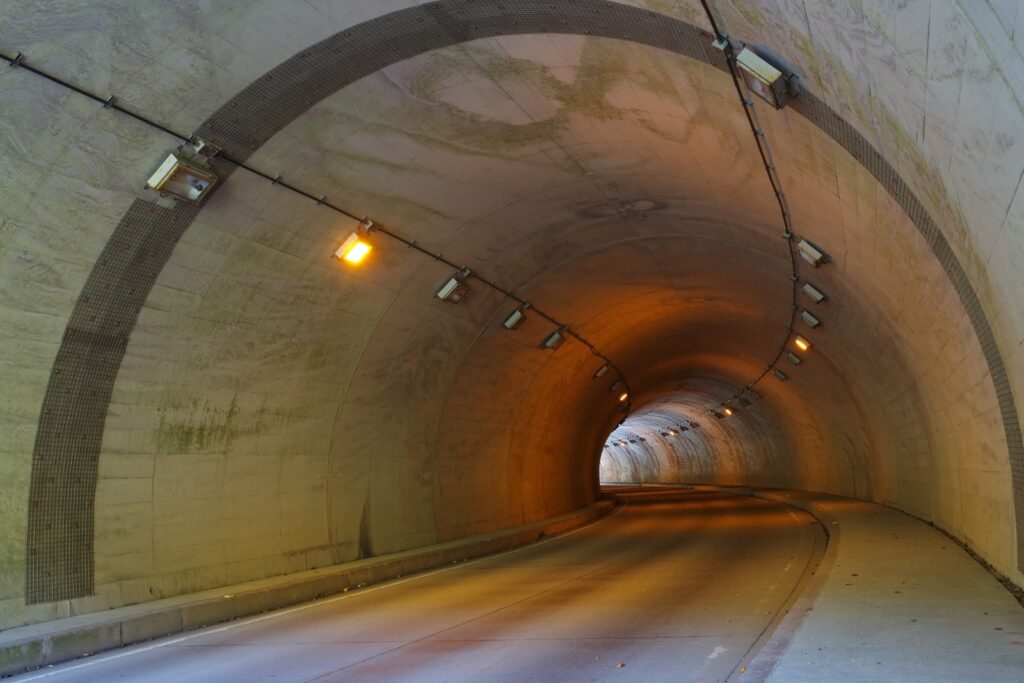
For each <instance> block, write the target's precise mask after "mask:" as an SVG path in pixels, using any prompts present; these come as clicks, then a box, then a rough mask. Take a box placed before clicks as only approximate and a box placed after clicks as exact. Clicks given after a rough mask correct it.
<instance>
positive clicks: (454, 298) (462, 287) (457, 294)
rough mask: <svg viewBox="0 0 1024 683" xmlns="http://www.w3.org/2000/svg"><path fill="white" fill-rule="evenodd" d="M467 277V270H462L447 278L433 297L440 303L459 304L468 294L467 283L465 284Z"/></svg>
mask: <svg viewBox="0 0 1024 683" xmlns="http://www.w3.org/2000/svg"><path fill="white" fill-rule="evenodd" d="M468 277H469V268H463V269H462V270H460V271H459V272H457V273H455V275H452V276H451V277H450V278H448V279H447V280H446V281H445V283H444V284H443V285H441V288H440V289H439V290H437V294H435V295H434V296H436V297H437V298H438V299H440V300H441V301H447V302H449V303H453V304H457V303H459V302H460V301H462V300H463V298H465V296H466V293H467V292H469V283H467V282H466V279H467V278H468Z"/></svg>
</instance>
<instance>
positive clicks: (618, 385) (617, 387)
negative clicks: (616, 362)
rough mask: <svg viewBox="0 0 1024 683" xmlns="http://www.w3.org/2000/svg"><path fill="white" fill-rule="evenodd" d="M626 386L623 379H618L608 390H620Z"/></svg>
mask: <svg viewBox="0 0 1024 683" xmlns="http://www.w3.org/2000/svg"><path fill="white" fill-rule="evenodd" d="M624 386H626V385H625V384H623V383H622V380H621V379H617V380H615V381H614V382H612V383H611V385H610V386H609V387H608V390H609V391H619V390H620V389H622V388H623V387H624Z"/></svg>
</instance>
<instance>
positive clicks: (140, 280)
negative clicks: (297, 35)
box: [4, 0, 1024, 604]
mask: <svg viewBox="0 0 1024 683" xmlns="http://www.w3.org/2000/svg"><path fill="white" fill-rule="evenodd" d="M570 22H571V23H570ZM652 23H653V24H654V25H653V26H651V25H650V24H652ZM635 31H639V33H640V35H639V36H638V35H636V34H635V33H634V32H635ZM538 33H570V34H575V35H597V36H602V37H608V38H619V39H625V40H630V41H632V42H636V43H639V44H643V45H647V46H649V47H654V48H660V49H665V50H668V51H671V52H673V53H675V54H679V55H682V56H686V57H691V58H693V59H696V60H698V61H701V62H704V63H706V64H710V65H712V66H715V67H717V68H719V69H721V68H723V65H722V63H721V62H722V60H721V56H720V54H715V53H714V52H713V51H712V50H713V49H712V48H711V47H710V46H709V45H708V44H707V42H706V41H703V40H701V31H700V29H698V28H697V27H695V26H693V25H691V24H688V23H686V22H684V21H681V20H679V19H675V18H672V17H669V16H667V15H663V14H659V13H657V12H653V11H650V10H646V9H641V8H636V7H630V6H626V5H618V4H617V3H614V2H609V1H607V0H584V1H580V2H576V3H572V4H571V5H567V6H562V7H560V8H559V9H555V7H554V5H551V4H550V3H548V2H543V1H537V0H522V1H521V2H516V3H506V4H499V3H497V2H495V1H493V0H485V1H480V2H476V3H474V4H472V5H465V4H462V3H458V2H455V1H454V0H439V1H438V2H434V3H430V4H427V5H417V6H415V7H410V8H407V9H403V10H398V11H396V12H393V13H391V14H387V15H382V16H380V17H377V18H375V19H371V20H369V21H366V22H363V23H361V24H359V25H356V26H353V27H350V28H348V29H344V30H342V31H340V32H338V33H337V34H335V35H333V36H330V37H328V38H326V39H324V40H323V41H321V42H320V43H317V44H316V45H313V46H310V47H308V48H306V49H304V50H302V51H300V52H299V53H297V54H296V55H295V56H293V57H291V58H290V59H287V60H285V61H284V62H282V63H281V64H279V65H278V66H277V67H275V68H274V69H272V70H271V71H270V72H268V73H267V74H265V75H264V76H263V77H261V78H259V79H257V80H255V81H254V82H253V83H252V84H250V85H249V86H247V87H246V88H244V89H243V90H242V91H241V92H239V93H238V94H237V95H236V96H234V97H232V98H231V99H230V100H229V101H228V102H227V103H225V105H224V106H222V107H221V108H220V109H219V110H218V111H217V112H215V113H214V114H213V115H211V117H210V118H209V119H207V121H206V122H205V123H204V124H202V125H201V126H200V129H199V134H201V135H202V136H203V137H204V138H209V139H212V140H214V141H216V142H218V143H219V144H221V145H222V146H223V147H224V148H225V149H230V150H231V151H230V158H229V157H228V156H225V158H224V159H223V160H222V162H221V165H222V167H223V171H224V173H225V174H228V173H230V172H231V170H233V169H232V165H233V164H234V165H239V164H238V162H237V161H235V160H237V159H241V160H244V159H247V158H248V157H249V156H250V155H251V154H253V153H254V152H255V151H256V150H257V149H259V147H260V146H261V145H262V144H263V143H264V142H265V141H266V140H268V139H269V138H270V137H271V136H273V135H274V134H275V133H276V132H278V131H279V130H281V129H282V128H284V127H285V126H286V125H288V123H290V122H291V121H292V120H294V119H295V118H297V117H298V116H299V115H301V114H302V113H304V112H305V111H307V110H308V109H309V108H310V107H312V106H313V105H315V104H316V103H317V102H319V101H320V100H322V99H323V98H325V97H327V96H329V95H331V94H333V93H334V92H337V90H339V89H340V88H342V87H344V86H345V85H347V84H348V83H346V82H343V81H344V79H345V77H346V74H345V73H343V72H342V70H341V69H344V68H348V69H349V72H348V73H347V76H348V77H352V76H353V73H354V70H358V69H363V70H367V73H373V72H374V71H378V70H380V69H381V68H384V67H385V66H387V65H389V64H392V63H396V62H399V61H402V60H403V59H407V58H410V57H413V56H415V55H418V54H421V53H423V52H425V51H428V50H431V49H437V48H439V47H445V46H448V45H452V44H456V43H462V42H467V41H470V40H475V39H479V38H485V37H495V36H502V35H523V34H538ZM402 39H405V40H402ZM382 46H386V48H385V47H382ZM343 48H345V49H347V50H348V51H349V52H352V51H356V54H355V57H358V58H359V59H362V61H358V62H357V61H356V59H355V57H353V59H342V58H341V54H342V52H344V49H343ZM310 55H314V56H315V57H316V58H315V59H309V56H310ZM4 59H5V60H7V61H8V63H9V64H11V65H12V67H14V66H17V67H18V68H28V66H29V65H26V64H25V63H24V61H23V59H21V58H20V56H16V57H14V58H9V57H6V56H4ZM15 62H17V64H16V63H15ZM339 63H343V64H342V67H341V69H336V68H332V66H337V65H338V64H339ZM353 64H355V66H353ZM324 72H326V73H324ZM288 76H291V78H288ZM50 80H54V82H60V81H59V79H55V78H51V79H50ZM352 80H355V78H351V79H350V80H349V81H348V82H351V81H352ZM65 85H68V86H69V87H71V88H72V89H75V87H74V86H71V85H70V84H66V83H65ZM83 94H86V95H87V96H90V95H89V94H88V93H83ZM90 97H92V96H90ZM93 99H97V100H98V101H99V102H100V103H102V104H104V105H105V106H107V107H108V108H111V109H114V110H115V111H119V112H123V113H125V114H127V115H129V116H132V117H133V118H138V115H137V114H134V113H132V112H131V111H129V110H127V109H125V108H123V107H121V106H120V105H119V104H118V103H117V102H116V100H115V99H106V100H104V99H102V98H97V97H93ZM269 102H273V103H274V104H275V105H278V106H274V107H273V108H271V106H270V104H268V103H269ZM790 106H791V107H792V109H793V110H794V111H796V112H798V113H800V114H802V115H803V116H804V117H805V118H806V119H807V120H808V121H810V122H811V123H813V124H814V125H816V126H817V127H818V128H819V129H821V130H822V131H823V132H825V133H826V134H827V135H829V136H830V137H832V138H833V139H834V140H835V141H836V142H838V143H839V144H840V146H842V147H843V148H844V149H846V150H847V151H848V152H849V153H850V154H851V155H852V156H853V157H854V158H855V159H856V160H857V161H858V162H860V163H861V164H862V165H863V166H864V167H865V168H867V169H868V171H869V172H870V173H871V174H872V175H873V176H874V177H875V178H876V179H877V180H878V181H879V182H880V183H881V184H882V186H883V187H885V188H886V190H887V191H888V192H889V194H890V195H891V196H893V198H894V199H896V201H897V203H898V204H899V205H900V206H901V207H902V208H903V209H904V210H905V211H906V212H907V215H908V216H909V217H910V218H911V220H912V222H913V223H914V225H915V226H916V227H917V228H918V230H919V231H920V232H921V234H922V236H923V237H924V238H925V239H926V241H927V243H928V244H929V246H930V247H931V249H932V251H933V253H934V254H935V255H936V257H937V259H938V260H939V262H940V263H941V264H942V266H943V269H944V270H945V272H946V274H947V277H949V279H950V281H951V283H952V284H953V286H954V289H956V291H957V293H958V295H959V297H960V300H961V302H962V303H963V304H964V307H965V310H966V312H967V314H968V317H969V319H970V321H971V323H972V327H973V328H974V330H975V334H976V335H977V337H978V341H979V344H980V345H981V349H982V353H983V355H984V356H985V358H986V361H987V363H988V367H989V371H990V375H991V378H992V381H993V388H994V390H995V392H996V397H997V400H998V402H999V405H1000V414H1001V418H1002V422H1003V426H1004V432H1005V435H1006V440H1007V447H1008V452H1009V461H1010V465H1011V471H1012V480H1013V481H1012V487H1013V489H1012V490H1013V500H1014V513H1015V520H1016V528H1017V562H1018V566H1021V565H1022V564H1024V439H1022V436H1021V428H1020V423H1019V417H1018V414H1017V410H1016V407H1015V402H1014V398H1013V395H1012V390H1011V389H1010V386H1009V378H1008V375H1007V372H1006V366H1005V363H1004V361H1003V359H1002V356H1001V355H1000V352H999V349H998V345H997V344H996V341H995V336H994V333H993V332H992V328H991V326H990V324H989V322H988V319H987V317H986V316H985V313H984V311H983V310H982V308H981V305H980V301H979V300H978V297H977V294H976V293H975V292H974V290H973V288H972V286H971V284H970V281H969V280H968V279H967V276H966V273H965V272H964V270H963V267H962V266H961V265H960V263H959V261H958V260H957V258H956V256H955V254H954V253H953V252H952V249H951V247H950V246H949V244H948V242H947V241H946V240H945V238H944V236H943V235H942V233H941V231H940V230H939V228H938V227H937V225H936V224H935V222H934V220H933V219H932V218H931V217H930V216H929V215H928V213H927V212H926V211H925V209H924V207H923V205H922V204H921V203H920V201H919V200H917V198H916V197H915V196H914V195H913V193H912V192H911V191H910V189H909V186H908V185H907V184H906V182H905V181H903V180H902V178H901V177H900V176H899V174H898V173H896V171H895V169H894V168H893V167H892V166H891V165H890V164H889V163H888V162H887V161H886V160H885V159H884V158H883V157H882V156H881V154H880V153H879V152H878V151H877V150H875V149H874V148H873V147H872V146H871V144H870V143H869V142H868V141H867V140H866V139H865V138H864V137H863V136H862V135H861V134H860V133H859V132H858V131H857V130H856V129H855V128H853V126H852V125H851V124H849V123H848V122H846V121H845V120H844V119H842V118H841V117H840V116H839V114H837V113H836V112H834V111H833V110H832V109H831V108H830V107H829V106H828V105H827V104H825V103H824V102H822V101H821V100H820V99H818V98H817V97H816V96H814V95H813V94H812V93H807V92H805V93H804V94H802V95H801V96H800V97H799V98H797V99H796V100H794V101H793V102H792V103H791V105H790ZM243 119H244V123H240V121H242V120H243ZM156 125H157V127H161V126H160V125H159V124H156ZM161 129H162V130H164V132H167V133H170V134H172V135H175V136H178V137H181V136H179V135H178V134H177V133H174V132H173V131H170V129H167V128H163V127H161ZM246 168H248V167H246ZM248 170H251V171H252V172H254V173H256V174H257V175H260V176H261V177H264V178H266V179H268V180H273V178H271V177H270V176H268V175H267V174H264V173H262V172H260V171H257V170H254V169H248ZM278 184H282V185H286V184H285V183H284V182H283V181H280V180H279V181H278ZM286 186H287V185H286ZM287 187H289V188H290V186H287ZM290 189H293V190H295V191H297V192H299V193H300V194H307V196H309V198H310V199H313V200H318V199H319V198H317V197H313V196H312V195H309V194H308V193H305V192H304V191H302V190H299V189H298V188H290ZM339 210H340V209H339ZM341 211H342V212H344V211H343V210H341ZM196 213H197V209H195V207H190V206H185V205H181V204H179V205H176V206H175V207H174V209H164V208H162V207H160V206H158V205H155V204H152V203H150V202H147V201H143V200H135V201H134V202H133V203H132V205H131V206H130V207H129V208H128V210H127V211H126V212H125V215H124V216H123V217H122V219H121V221H120V222H119V223H118V224H117V225H116V226H115V228H114V231H113V233H112V235H111V237H110V239H109V240H108V242H107V244H106V246H105V247H104V249H103V252H102V253H101V256H100V258H99V259H98V260H97V262H96V264H95V265H94V267H93V270H92V271H91V272H90V274H89V276H88V279H87V280H86V283H85V285H84V286H83V288H82V291H81V293H80V294H79V297H78V299H77V301H76V303H75V305H74V308H73V310H72V313H71V315H70V318H69V322H68V324H67V328H66V330H65V333H64V335H63V338H62V341H61V345H60V347H59V349H58V352H57V355H56V357H55V360H54V365H53V369H52V370H51V374H50V377H49V380H48V384H47V388H46V393H45V396H44V398H43V401H42V405H41V408H40V419H39V424H38V427H37V434H36V442H35V446H34V449H33V459H32V472H31V480H30V494H29V517H28V519H29V523H28V529H27V531H28V545H27V549H28V552H27V556H26V603H28V604H34V603H40V602H54V601H57V600H67V599H71V598H75V597H81V596H84V595H89V594H91V593H92V592H93V591H94V576H93V572H94V559H95V558H94V546H93V532H94V523H95V518H94V504H95V488H96V479H97V475H98V469H97V468H98V458H99V454H100V451H101V443H102V435H103V430H104V425H105V420H106V415H107V412H108V410H109V404H110V398H111V394H112V391H113V387H114V383H115V381H116V378H117V374H118V370H119V368H120V366H121V363H122V361H123V359H124V354H125V351H126V347H127V344H128V340H129V338H130V335H131V332H132V330H133V328H134V326H135V323H136V321H137V319H138V315H139V313H140V311H141V309H142V307H143V306H144V304H145V300H146V299H147V298H148V294H149V292H150V290H151V289H152V287H153V285H154V284H155V281H156V278H157V276H158V275H159V273H160V271H161V270H162V268H163V266H164V265H165V264H166V263H167V261H168V260H169V258H170V255H171V251H172V250H173V248H174V247H175V245H176V244H177V242H178V240H179V239H180V238H181V236H182V235H183V234H184V232H185V230H186V229H187V228H188V226H189V225H190V224H191V223H192V221H193V220H194V218H195V216H196ZM346 215H349V217H351V218H353V219H356V220H359V219H358V218H357V217H355V216H352V215H350V214H347V213H346ZM147 250H148V254H147V253H146V252H147ZM124 251H127V252H130V253H131V255H132V258H133V260H132V261H131V262H128V263H124V262H123V258H122V256H121V252H124ZM428 254H429V253H428ZM110 262H113V263H114V264H115V265H118V267H119V268H120V270H119V271H118V273H117V276H116V277H115V276H112V275H111V272H110V271H109V270H107V266H108V265H109V263H110ZM111 284H114V285H120V286H118V287H115V288H114V289H113V291H110V285H111ZM496 289H498V290H499V291H502V290H500V288H497V287H496ZM129 290H131V293H130V294H129ZM138 292H141V296H139V295H138V294H137V293H138ZM578 340H579V341H581V342H582V343H584V344H587V342H586V341H585V340H584V339H582V338H578ZM83 356H84V357H85V358H84V359H83ZM71 433H73V434H74V436H75V439H74V440H73V442H72V439H70V438H63V441H62V436H63V437H68V436H70V434H71Z"/></svg>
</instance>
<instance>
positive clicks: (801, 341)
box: [793, 334, 811, 351]
mask: <svg viewBox="0 0 1024 683" xmlns="http://www.w3.org/2000/svg"><path fill="white" fill-rule="evenodd" d="M793 344H794V345H795V346H796V348H798V349H800V350H801V351H807V350H808V349H810V348H811V342H809V341H807V340H806V339H805V338H803V337H801V336H800V335H799V334H798V335H796V337H794V338H793Z"/></svg>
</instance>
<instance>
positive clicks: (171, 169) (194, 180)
mask: <svg viewBox="0 0 1024 683" xmlns="http://www.w3.org/2000/svg"><path fill="white" fill-rule="evenodd" d="M198 156H199V155H193V156H192V157H187V156H186V155H185V154H183V153H181V152H180V151H179V152H172V153H171V154H169V155H168V156H167V158H166V159H164V161H163V163H161V164H160V166H159V167H158V168H157V169H156V171H154V172H153V175H151V176H150V177H149V180H147V181H146V186H147V187H150V188H152V189H154V190H156V191H157V192H160V193H161V194H167V195H174V196H175V197H177V198H178V199H181V200H182V201H186V202H188V203H189V204H202V203H203V202H204V201H206V198H207V197H208V196H209V195H210V192H211V191H212V189H213V187H214V186H215V185H216V184H217V172H216V171H214V170H213V169H212V168H210V167H209V166H207V165H206V164H204V163H202V162H201V161H200V160H199V159H198V158H197V157H198Z"/></svg>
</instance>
